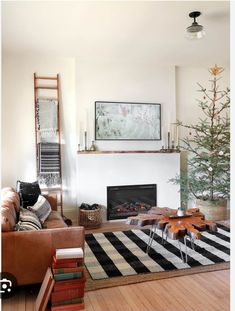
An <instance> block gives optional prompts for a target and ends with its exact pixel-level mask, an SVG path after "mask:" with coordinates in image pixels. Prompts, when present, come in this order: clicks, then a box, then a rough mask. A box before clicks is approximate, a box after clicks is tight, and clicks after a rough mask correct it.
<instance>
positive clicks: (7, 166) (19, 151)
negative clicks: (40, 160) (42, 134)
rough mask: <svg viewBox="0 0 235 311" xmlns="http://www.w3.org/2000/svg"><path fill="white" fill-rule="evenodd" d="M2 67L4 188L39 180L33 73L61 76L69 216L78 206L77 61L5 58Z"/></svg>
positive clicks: (65, 179)
mask: <svg viewBox="0 0 235 311" xmlns="http://www.w3.org/2000/svg"><path fill="white" fill-rule="evenodd" d="M2 64H3V66H2V77H3V78H2V81H3V86H2V129H3V130H2V186H3V187H4V186H12V187H15V185H16V181H17V179H19V180H22V181H35V180H36V156H35V129H34V88H33V73H34V72H36V73H37V74H38V75H45V76H55V75H56V74H57V73H59V74H60V79H61V134H62V144H63V145H62V173H63V175H62V177H63V188H64V189H65V191H64V197H63V199H64V207H65V209H66V210H67V213H68V212H69V210H70V209H71V208H73V207H74V206H75V205H76V192H75V190H74V189H75V187H76V186H75V181H76V169H75V165H74V163H75V161H76V128H75V127H76V125H75V117H76V114H75V105H76V103H75V61H74V59H72V58H71V59H53V58H42V57H27V58H26V57H22V56H17V55H14V56H13V55H7V56H6V55H3V62H2ZM65 214H66V213H65Z"/></svg>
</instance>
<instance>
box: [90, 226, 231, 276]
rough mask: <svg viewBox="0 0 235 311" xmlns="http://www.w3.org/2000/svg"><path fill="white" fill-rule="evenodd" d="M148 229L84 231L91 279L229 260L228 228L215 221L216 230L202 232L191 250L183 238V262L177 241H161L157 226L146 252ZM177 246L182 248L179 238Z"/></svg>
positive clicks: (185, 267) (189, 244) (186, 267)
mask: <svg viewBox="0 0 235 311" xmlns="http://www.w3.org/2000/svg"><path fill="white" fill-rule="evenodd" d="M148 239H149V229H144V230H139V229H135V230H129V231H117V232H104V233H95V234H86V236H85V240H86V243H85V265H86V268H87V270H88V272H89V274H90V277H91V279H93V280H102V279H109V278H114V277H120V276H134V275H138V274H143V273H144V274H146V273H150V272H163V271H173V270H179V269H190V268H194V267H200V266H210V265H215V264H218V263H225V262H229V260H230V229H229V228H227V227H225V226H223V225H220V224H218V232H202V237H201V239H200V240H195V250H193V249H192V247H191V243H190V242H189V241H188V242H187V253H188V262H187V263H183V262H182V260H181V256H180V251H179V244H178V241H175V240H169V239H168V241H167V242H166V243H165V244H162V243H161V231H160V230H157V234H156V235H155V237H154V241H153V243H152V247H151V249H150V251H149V253H148V254H146V252H145V251H146V247H147V243H148ZM180 243H181V249H182V251H183V252H184V251H185V247H184V244H183V241H182V242H180Z"/></svg>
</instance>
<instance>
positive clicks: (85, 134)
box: [84, 131, 87, 150]
mask: <svg viewBox="0 0 235 311" xmlns="http://www.w3.org/2000/svg"><path fill="white" fill-rule="evenodd" d="M84 140H85V141H84V144H85V147H84V149H85V150H87V131H85V132H84Z"/></svg>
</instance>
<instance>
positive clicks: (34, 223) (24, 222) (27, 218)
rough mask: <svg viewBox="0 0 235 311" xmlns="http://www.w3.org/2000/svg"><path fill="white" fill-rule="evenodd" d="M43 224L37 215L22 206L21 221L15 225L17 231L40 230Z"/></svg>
mask: <svg viewBox="0 0 235 311" xmlns="http://www.w3.org/2000/svg"><path fill="white" fill-rule="evenodd" d="M40 229H42V225H41V223H40V220H39V219H38V217H37V215H36V214H35V213H33V212H31V211H29V210H27V209H24V208H20V215H19V221H18V223H17V224H16V226H15V230H17V231H26V230H40Z"/></svg>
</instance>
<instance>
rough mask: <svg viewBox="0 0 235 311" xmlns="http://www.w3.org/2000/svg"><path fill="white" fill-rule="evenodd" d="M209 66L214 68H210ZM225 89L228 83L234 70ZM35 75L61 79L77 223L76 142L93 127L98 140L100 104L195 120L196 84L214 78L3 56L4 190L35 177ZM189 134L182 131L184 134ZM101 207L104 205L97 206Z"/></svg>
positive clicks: (68, 195)
mask: <svg viewBox="0 0 235 311" xmlns="http://www.w3.org/2000/svg"><path fill="white" fill-rule="evenodd" d="M212 65H213V64H212ZM208 67H209V66H208ZM226 69H227V70H226V71H225V72H224V74H223V76H224V79H223V80H222V81H223V84H222V83H221V86H222V85H226V86H227V85H229V70H228V68H226ZM33 72H36V73H38V74H43V75H55V74H56V73H60V75H61V96H62V101H61V125H62V143H63V145H62V173H63V188H64V210H65V215H66V216H68V217H69V218H72V220H76V219H77V188H78V187H79V184H78V183H77V180H78V179H77V174H79V172H77V170H76V166H77V154H76V151H77V143H78V142H80V143H82V138H83V137H82V136H83V135H82V134H81V130H82V126H83V124H84V122H87V125H88V139H89V144H90V143H91V140H92V138H93V137H94V136H93V135H94V102H95V101H96V100H110V101H130V102H156V103H161V105H162V124H163V127H164V131H167V128H168V124H169V123H170V122H174V121H175V119H176V115H177V118H178V119H180V120H183V121H186V122H192V123H193V122H196V121H197V119H198V117H199V116H200V114H199V111H198V110H197V105H196V98H198V93H197V85H196V83H197V82H200V83H201V84H202V85H204V83H205V82H207V81H208V79H209V74H208V71H207V68H202V67H195V68H193V67H192V68H191V67H190V68H189V67H176V68H175V67H174V66H159V65H156V64H141V63H138V64H134V63H132V64H130V63H112V62H96V63H94V62H88V61H81V60H78V59H74V58H66V59H65V58H63V59H57V58H49V57H39V56H38V57H37V56H34V57H31V56H27V57H26V56H22V55H16V54H14V55H3V62H2V77H3V79H2V81H3V83H2V186H12V187H15V183H16V180H17V179H20V180H24V181H34V180H35V179H36V159H35V137H34V103H33V98H34V97H33V96H34V94H33ZM222 81H221V82H222ZM183 134H184V133H181V135H183ZM161 144H162V142H134V141H132V142H112V141H110V142H99V143H98V144H97V145H98V147H99V148H100V149H106V150H107V149H108V150H112V149H119V150H120V149H138V150H139V149H159V148H160V147H161ZM97 203H99V202H97Z"/></svg>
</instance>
